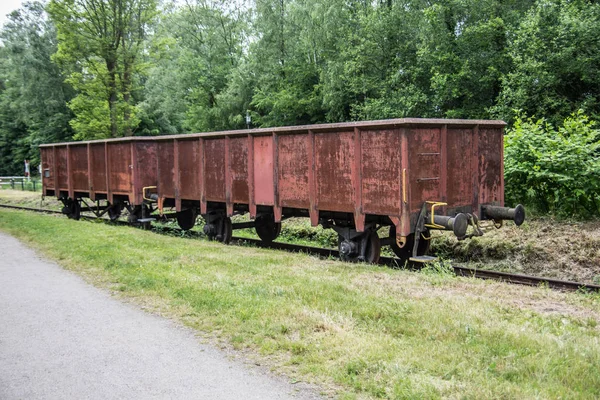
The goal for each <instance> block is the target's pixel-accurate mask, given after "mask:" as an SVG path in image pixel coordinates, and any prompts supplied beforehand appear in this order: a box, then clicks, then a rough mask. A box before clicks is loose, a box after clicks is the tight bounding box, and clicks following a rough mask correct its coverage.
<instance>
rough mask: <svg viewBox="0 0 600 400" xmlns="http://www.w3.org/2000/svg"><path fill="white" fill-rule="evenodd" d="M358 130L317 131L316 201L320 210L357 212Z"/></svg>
mask: <svg viewBox="0 0 600 400" xmlns="http://www.w3.org/2000/svg"><path fill="white" fill-rule="evenodd" d="M354 149H355V147H354V132H353V131H345V132H344V131H342V132H335V133H316V134H315V183H316V189H317V190H316V192H317V193H316V194H317V196H316V202H317V208H318V209H319V210H327V211H341V212H354V211H355V202H354V199H355V194H354V183H353V177H354V175H355V159H354V156H355V154H354Z"/></svg>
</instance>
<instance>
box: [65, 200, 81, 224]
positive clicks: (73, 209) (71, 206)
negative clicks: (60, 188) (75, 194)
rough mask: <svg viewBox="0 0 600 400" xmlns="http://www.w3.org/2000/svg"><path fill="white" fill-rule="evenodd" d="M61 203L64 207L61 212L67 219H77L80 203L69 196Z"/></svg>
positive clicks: (79, 215)
mask: <svg viewBox="0 0 600 400" xmlns="http://www.w3.org/2000/svg"><path fill="white" fill-rule="evenodd" d="M63 204H64V207H63V208H62V213H63V214H65V215H66V216H67V217H68V218H69V219H74V220H78V219H79V218H81V205H80V204H79V201H77V200H73V199H71V198H69V199H67V200H66V201H63Z"/></svg>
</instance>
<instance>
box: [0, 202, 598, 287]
mask: <svg viewBox="0 0 600 400" xmlns="http://www.w3.org/2000/svg"><path fill="white" fill-rule="evenodd" d="M0 208H9V209H15V210H22V211H33V212H39V213H45V214H61V215H63V214H62V212H60V211H55V210H46V209H41V208H31V207H20V206H12V205H7V204H0ZM81 218H84V219H86V220H102V221H105V222H111V223H117V224H119V225H128V226H129V225H131V224H129V223H127V222H125V221H110V220H109V219H107V218H98V217H95V216H89V215H81ZM154 231H155V232H156V233H181V232H187V233H188V234H191V235H192V236H195V237H204V234H202V233H200V232H195V231H183V230H181V229H178V228H173V227H165V226H163V227H161V228H159V229H154ZM232 241H234V242H237V243H239V244H243V243H247V244H251V245H253V246H256V247H261V248H268V249H274V250H285V251H291V252H297V253H307V254H312V255H317V256H320V257H336V258H337V257H339V252H338V251H337V250H334V249H326V248H321V247H313V246H304V245H296V244H290V243H282V242H270V243H267V242H263V241H262V240H259V239H251V238H244V237H238V236H234V237H232ZM379 264H380V265H385V266H388V267H392V268H403V267H405V266H404V265H402V264H401V263H400V260H399V259H397V258H393V257H381V258H380V260H379ZM409 268H410V269H418V268H414V266H412V267H411V266H409ZM452 268H453V270H454V274H455V275H456V276H461V277H469V278H478V279H486V280H494V281H500V282H506V283H511V284H517V285H525V286H546V287H548V288H551V289H555V290H563V291H581V292H600V285H593V284H588V283H582V282H572V281H565V280H560V279H554V278H544V277H539V276H531V275H523V274H511V273H508V272H499V271H491V270H485V269H475V268H468V267H461V266H456V265H453V266H452Z"/></svg>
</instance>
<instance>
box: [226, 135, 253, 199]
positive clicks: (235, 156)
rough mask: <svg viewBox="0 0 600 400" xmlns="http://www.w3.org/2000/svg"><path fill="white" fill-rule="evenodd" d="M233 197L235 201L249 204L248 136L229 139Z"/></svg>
mask: <svg viewBox="0 0 600 400" xmlns="http://www.w3.org/2000/svg"><path fill="white" fill-rule="evenodd" d="M229 164H230V173H231V199H232V201H233V202H234V203H238V204H248V203H249V194H248V138H247V137H235V138H231V139H230V141H229Z"/></svg>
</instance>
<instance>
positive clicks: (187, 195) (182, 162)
mask: <svg viewBox="0 0 600 400" xmlns="http://www.w3.org/2000/svg"><path fill="white" fill-rule="evenodd" d="M178 146H179V149H178V157H179V163H178V166H179V171H178V173H179V196H180V197H181V199H182V200H194V201H197V200H198V199H199V198H200V188H199V185H198V174H199V173H200V165H199V152H198V149H199V147H200V144H199V142H198V140H197V139H195V140H181V141H178ZM176 173H177V172H176Z"/></svg>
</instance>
